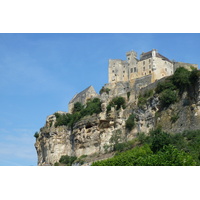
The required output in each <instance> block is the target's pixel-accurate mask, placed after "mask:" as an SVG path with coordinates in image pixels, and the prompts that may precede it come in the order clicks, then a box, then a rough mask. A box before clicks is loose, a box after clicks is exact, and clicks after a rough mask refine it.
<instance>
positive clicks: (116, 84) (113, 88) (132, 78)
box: [68, 49, 198, 113]
mask: <svg viewBox="0 0 200 200" xmlns="http://www.w3.org/2000/svg"><path fill="white" fill-rule="evenodd" d="M180 66H182V67H185V68H187V69H189V70H190V69H191V66H192V67H194V68H198V65H197V64H190V63H183V62H175V61H171V60H169V59H168V58H166V57H165V56H163V55H161V54H160V53H158V51H157V50H156V49H153V50H151V51H148V52H146V53H144V52H143V53H142V54H141V55H140V59H138V58H137V53H136V52H135V51H129V52H127V53H126V60H120V59H110V60H109V65H108V83H107V84H105V85H104V88H107V89H108V90H109V94H106V93H103V94H101V99H102V100H105V101H107V100H109V99H110V98H111V97H114V96H119V95H120V96H123V97H125V98H127V93H128V92H129V93H130V97H129V98H130V99H131V100H134V99H136V98H137V95H138V94H139V91H140V90H141V88H144V87H146V86H148V85H150V84H151V83H154V82H158V81H159V80H160V79H162V78H164V77H167V76H170V75H172V74H174V72H175V70H176V69H177V68H178V67H180ZM98 96H99V94H97V92H96V91H95V90H94V88H93V87H92V86H90V87H88V88H86V89H85V90H83V91H82V92H80V93H79V94H76V95H75V96H74V97H73V98H72V100H71V101H70V102H69V105H68V110H69V113H71V112H72V109H73V106H74V103H76V102H80V103H82V104H85V103H86V102H87V100H88V99H91V98H94V97H98Z"/></svg>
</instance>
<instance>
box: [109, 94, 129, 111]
mask: <svg viewBox="0 0 200 200" xmlns="http://www.w3.org/2000/svg"><path fill="white" fill-rule="evenodd" d="M125 104H126V101H125V99H124V98H123V97H115V98H113V99H112V100H111V101H110V103H109V104H108V106H107V112H109V111H110V110H111V107H115V106H116V110H119V109H120V108H121V107H122V108H123V109H124V108H125Z"/></svg>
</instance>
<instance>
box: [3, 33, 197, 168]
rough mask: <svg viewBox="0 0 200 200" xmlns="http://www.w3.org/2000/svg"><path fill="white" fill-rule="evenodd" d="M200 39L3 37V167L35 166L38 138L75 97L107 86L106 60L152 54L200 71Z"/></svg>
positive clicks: (108, 35) (193, 35)
mask: <svg viewBox="0 0 200 200" xmlns="http://www.w3.org/2000/svg"><path fill="white" fill-rule="evenodd" d="M199 46H200V34H198V33H185V34H184V33H166V34H164V33H143V34H142V33H90V34H89V33H65V34H64V33H63V34H62V33H60V34H56V33H41V34H39V33H23V34H21V33H18V34H17V33H1V34H0V74H1V78H0V94H1V104H0V110H1V115H0V166H36V165H37V154H36V150H35V147H34V143H35V138H34V133H35V132H36V131H39V129H40V128H41V127H43V126H44V124H45V121H46V117H47V116H48V115H51V114H53V113H55V112H56V111H68V102H69V101H70V100H71V99H72V98H73V96H74V95H75V94H76V93H79V92H81V91H82V90H84V89H85V88H87V87H88V86H90V85H92V86H93V87H94V88H95V90H96V91H97V92H99V90H100V89H101V88H102V86H103V85H104V84H106V83H107V82H108V60H109V59H122V60H125V59H126V52H127V51H130V50H134V51H136V52H137V54H138V58H139V55H140V54H141V53H142V52H147V51H150V50H152V49H157V50H158V52H159V53H160V54H162V55H163V56H165V57H167V58H169V59H170V60H172V59H173V60H176V61H180V62H187V63H193V64H198V65H200V56H199V55H200V48H199Z"/></svg>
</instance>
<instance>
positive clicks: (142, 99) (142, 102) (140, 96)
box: [138, 90, 153, 107]
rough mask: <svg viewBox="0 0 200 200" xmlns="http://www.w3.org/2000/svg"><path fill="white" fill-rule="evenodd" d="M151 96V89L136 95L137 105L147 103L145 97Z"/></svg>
mask: <svg viewBox="0 0 200 200" xmlns="http://www.w3.org/2000/svg"><path fill="white" fill-rule="evenodd" d="M152 96H153V90H147V91H145V93H144V94H140V95H139V97H138V106H139V107H142V106H143V105H145V104H146V103H147V99H149V98H150V97H152Z"/></svg>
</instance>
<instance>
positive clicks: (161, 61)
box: [35, 50, 200, 165]
mask: <svg viewBox="0 0 200 200" xmlns="http://www.w3.org/2000/svg"><path fill="white" fill-rule="evenodd" d="M126 55H127V60H126V61H122V60H118V59H115V60H109V67H108V71H109V73H108V83H107V84H105V85H104V86H103V88H102V89H101V91H100V94H98V93H97V92H96V91H95V90H94V88H93V87H92V86H89V87H88V88H86V89H85V90H83V91H82V92H80V93H78V94H76V95H75V96H74V97H73V98H72V100H71V101H70V102H69V111H68V112H69V113H72V112H73V107H74V104H75V103H76V102H81V103H82V104H86V103H87V101H88V100H89V99H92V98H94V97H98V98H100V99H101V112H100V113H99V114H93V115H87V116H85V117H84V118H82V119H80V120H79V121H77V122H76V123H75V124H73V127H72V126H71V125H70V126H69V125H68V126H66V125H60V126H59V125H58V126H56V125H55V124H56V122H57V117H56V115H55V113H54V114H52V115H50V116H48V117H47V119H46V123H45V125H44V127H42V128H41V129H40V131H39V134H38V137H37V139H36V143H35V148H36V151H37V155H38V165H55V164H56V162H59V159H60V158H61V156H63V155H68V156H76V157H78V158H79V159H80V158H81V157H83V156H84V159H85V160H84V165H91V163H92V162H94V161H96V160H103V159H106V158H109V157H112V156H114V153H112V147H113V142H112V140H113V138H116V137H119V142H120V143H121V142H122V143H123V142H127V141H131V140H133V139H135V138H136V137H137V134H138V133H145V134H147V133H149V131H150V130H152V129H154V128H155V127H157V125H160V126H161V127H162V129H163V130H164V131H166V132H170V133H180V132H182V131H184V130H199V129H200V123H199V122H200V78H199V79H198V80H197V81H196V83H195V84H194V85H193V86H192V88H190V89H191V90H188V91H185V92H184V93H183V94H182V96H181V97H180V100H179V101H177V102H175V103H174V104H172V105H171V106H169V107H168V108H165V109H162V108H161V106H160V98H159V95H157V94H156V95H153V96H151V97H150V98H148V99H147V100H146V103H145V104H144V105H143V106H142V107H140V106H138V104H137V103H138V99H139V98H138V96H139V95H140V94H144V93H145V92H146V91H150V90H152V91H153V90H155V88H156V86H157V84H158V83H159V82H161V81H164V79H165V78H166V77H168V76H170V75H172V74H173V73H174V72H175V70H176V69H177V68H178V67H180V66H183V67H185V68H187V69H191V66H192V67H195V68H197V67H198V66H197V65H195V64H189V63H180V62H173V61H170V60H169V59H167V58H166V57H164V56H162V55H161V54H159V53H158V52H157V51H156V50H152V51H150V52H147V53H142V54H141V56H140V59H137V55H136V53H135V52H134V51H131V52H128V53H127V54H126ZM115 96H122V97H124V98H125V99H126V107H125V108H123V107H121V108H120V109H118V110H117V109H115V107H111V110H110V111H109V112H107V105H108V103H109V101H110V100H111V99H112V98H113V97H115ZM56 113H58V114H67V113H66V112H63V111H58V112H56ZM132 114H134V115H135V119H136V123H135V127H134V128H133V129H132V130H127V128H126V121H127V119H128V118H129V117H130V115H132ZM172 116H176V117H177V120H176V121H175V122H173V121H172ZM111 139H112V140H111ZM85 156H86V157H85ZM79 161H80V160H79ZM81 165H82V164H81Z"/></svg>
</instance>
